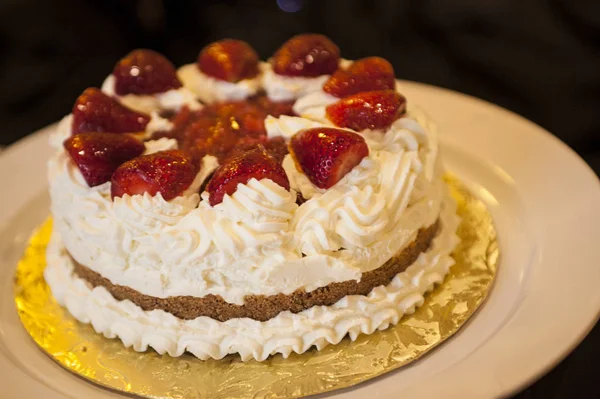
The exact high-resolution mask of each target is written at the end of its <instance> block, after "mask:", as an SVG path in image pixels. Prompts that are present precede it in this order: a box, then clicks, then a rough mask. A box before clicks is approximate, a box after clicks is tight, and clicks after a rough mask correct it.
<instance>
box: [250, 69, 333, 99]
mask: <svg viewBox="0 0 600 399" xmlns="http://www.w3.org/2000/svg"><path fill="white" fill-rule="evenodd" d="M260 68H261V70H262V86H263V88H264V90H265V91H266V92H267V96H268V97H269V98H270V99H271V100H273V101H290V100H295V99H297V98H300V97H302V96H305V95H307V94H310V93H312V92H315V91H318V90H321V88H322V87H323V85H324V84H325V82H326V81H327V79H329V77H330V75H321V76H315V77H304V76H284V75H278V74H276V73H275V72H273V68H271V64H269V63H267V62H263V63H261V65H260Z"/></svg>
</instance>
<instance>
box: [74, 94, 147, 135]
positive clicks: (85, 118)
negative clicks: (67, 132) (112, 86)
mask: <svg viewBox="0 0 600 399" xmlns="http://www.w3.org/2000/svg"><path fill="white" fill-rule="evenodd" d="M148 122H150V117H148V115H145V114H142V113H139V112H135V111H132V110H130V109H129V108H127V107H125V106H123V105H121V104H120V103H119V102H118V101H117V100H115V99H114V98H112V97H109V96H107V95H106V94H104V93H102V92H101V91H100V89H97V88H95V87H90V88H88V89H85V91H84V92H83V93H82V94H81V95H80V96H79V97H78V98H77V100H76V101H75V105H73V127H72V132H73V134H77V133H81V132H107V133H135V132H143V131H144V130H145V129H146V125H147V124H148Z"/></svg>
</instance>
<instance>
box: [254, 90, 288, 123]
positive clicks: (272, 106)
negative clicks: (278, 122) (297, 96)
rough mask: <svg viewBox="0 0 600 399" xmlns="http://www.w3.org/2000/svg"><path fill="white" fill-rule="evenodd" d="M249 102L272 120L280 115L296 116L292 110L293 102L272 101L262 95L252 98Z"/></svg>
mask: <svg viewBox="0 0 600 399" xmlns="http://www.w3.org/2000/svg"><path fill="white" fill-rule="evenodd" d="M251 101H252V102H253V103H255V104H256V105H258V106H259V107H260V108H262V109H263V110H264V111H265V112H266V113H267V115H271V116H272V117H274V118H279V117H280V116H281V115H290V116H294V115H296V113H295V112H294V109H293V107H294V102H295V101H272V100H271V99H270V98H269V97H267V96H266V95H264V94H261V95H258V96H256V97H254V98H252V99H251Z"/></svg>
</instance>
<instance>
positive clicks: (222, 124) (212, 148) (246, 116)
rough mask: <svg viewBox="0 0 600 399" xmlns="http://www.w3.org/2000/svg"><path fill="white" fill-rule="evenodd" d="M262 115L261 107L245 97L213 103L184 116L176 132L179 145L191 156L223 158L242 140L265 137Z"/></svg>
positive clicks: (265, 138) (257, 139)
mask: <svg viewBox="0 0 600 399" xmlns="http://www.w3.org/2000/svg"><path fill="white" fill-rule="evenodd" d="M266 116H267V114H266V112H265V111H264V110H263V109H262V108H260V107H258V106H257V105H255V104H252V103H248V102H245V101H239V102H229V103H221V104H213V105H210V106H207V107H205V108H203V109H202V110H201V111H200V112H197V113H195V114H191V115H190V116H187V122H186V124H185V126H184V127H183V128H180V130H179V132H178V133H176V134H177V138H178V140H179V141H180V144H181V148H183V149H185V150H187V151H189V152H190V153H191V154H192V155H193V156H194V158H196V159H199V158H202V157H203V156H204V155H214V156H216V157H217V158H219V159H220V160H223V159H224V158H225V157H226V156H227V154H228V153H229V152H230V151H231V150H232V149H233V148H234V147H235V146H236V145H238V144H239V143H240V142H241V141H243V140H246V141H247V140H249V139H252V142H253V143H255V142H256V143H262V142H265V141H266V140H267V132H266V130H265V126H264V120H265V118H266Z"/></svg>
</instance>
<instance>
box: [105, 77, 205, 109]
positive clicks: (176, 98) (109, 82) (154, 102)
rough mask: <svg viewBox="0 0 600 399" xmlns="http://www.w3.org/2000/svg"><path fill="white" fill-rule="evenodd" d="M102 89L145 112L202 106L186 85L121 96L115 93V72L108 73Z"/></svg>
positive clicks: (127, 104) (131, 106)
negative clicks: (149, 92)
mask: <svg viewBox="0 0 600 399" xmlns="http://www.w3.org/2000/svg"><path fill="white" fill-rule="evenodd" d="M102 91H103V92H104V93H105V94H106V95H109V96H111V97H115V98H117V99H118V100H119V101H120V102H121V104H123V105H124V106H126V107H127V108H130V109H132V110H134V111H137V112H143V113H145V114H150V113H152V111H162V110H171V111H178V110H179V109H180V108H181V107H183V106H184V105H187V106H188V107H189V108H190V109H192V110H197V109H200V108H202V104H201V103H200V102H199V101H198V99H197V98H196V95H195V94H194V93H193V92H192V91H190V90H189V89H188V88H186V87H180V88H179V89H172V90H168V91H165V92H164V93H156V94H144V95H137V94H126V95H124V96H119V95H118V94H116V93H115V76H114V75H113V74H110V75H108V77H107V78H106V79H105V80H104V83H102Z"/></svg>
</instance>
